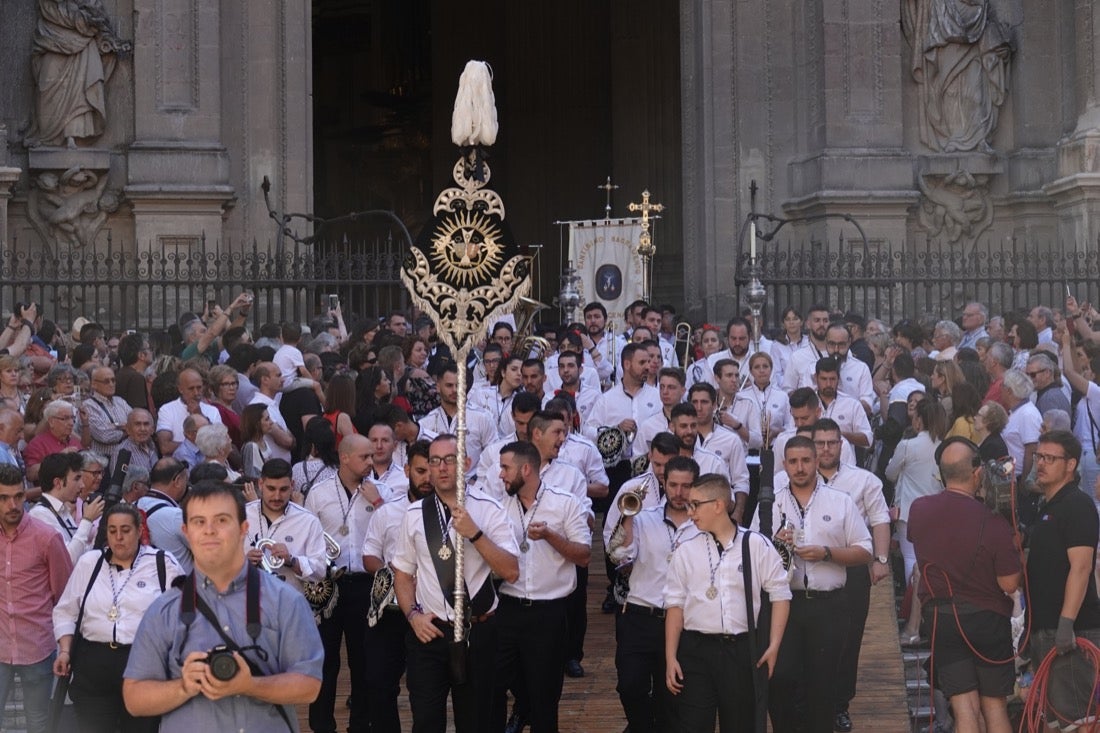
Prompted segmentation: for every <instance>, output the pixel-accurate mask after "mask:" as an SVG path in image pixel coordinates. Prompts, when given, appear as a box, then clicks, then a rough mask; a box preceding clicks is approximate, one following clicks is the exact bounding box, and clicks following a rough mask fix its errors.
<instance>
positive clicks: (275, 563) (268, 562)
mask: <svg viewBox="0 0 1100 733" xmlns="http://www.w3.org/2000/svg"><path fill="white" fill-rule="evenodd" d="M276 544H278V543H277V542H275V540H273V539H271V538H270V537H264V538H263V539H261V540H260V541H258V542H257V543H256V549H257V550H260V551H261V552H263V557H261V558H260V567H262V568H263V569H264V570H266V571H267V572H269V573H274V572H275V571H276V570H278V569H279V568H281V567H282V566H283V564H284V561H283V558H281V557H275V556H274V555H272V554H271V548H272V547H274V546H275V545H276Z"/></svg>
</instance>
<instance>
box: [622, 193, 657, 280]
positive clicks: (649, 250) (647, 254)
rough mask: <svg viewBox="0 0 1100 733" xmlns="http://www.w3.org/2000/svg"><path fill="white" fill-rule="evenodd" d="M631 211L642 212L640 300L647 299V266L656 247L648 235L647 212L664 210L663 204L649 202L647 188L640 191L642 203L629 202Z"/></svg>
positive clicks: (639, 248) (639, 249)
mask: <svg viewBox="0 0 1100 733" xmlns="http://www.w3.org/2000/svg"><path fill="white" fill-rule="evenodd" d="M630 210H631V211H640V212H642V233H641V235H640V236H639V237H638V256H639V257H641V258H642V300H645V301H648V300H649V290H650V287H649V266H650V263H651V262H652V260H653V255H655V254H657V248H656V247H654V246H653V238H652V237H650V235H649V212H651V211H653V212H657V213H660V212H662V211H664V210H665V207H664V204H651V203H649V189H646V190H645V191H642V203H640V204H636V203H633V202H631V204H630Z"/></svg>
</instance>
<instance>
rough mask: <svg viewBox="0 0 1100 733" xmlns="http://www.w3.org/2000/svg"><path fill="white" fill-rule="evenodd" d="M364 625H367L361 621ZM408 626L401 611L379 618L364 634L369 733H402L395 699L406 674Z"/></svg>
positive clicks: (388, 612)
mask: <svg viewBox="0 0 1100 733" xmlns="http://www.w3.org/2000/svg"><path fill="white" fill-rule="evenodd" d="M363 624H364V625H366V620H365V619H364V621H363ZM408 630H409V622H408V621H406V620H405V616H404V614H402V613H401V610H400V609H390V610H387V611H385V612H384V613H383V614H382V617H381V618H380V619H378V623H377V624H375V626H374V628H370V627H369V626H368V627H367V628H366V629H365V630H364V632H363V640H364V644H363V650H364V656H365V658H366V660H367V669H366V672H365V675H364V676H365V678H366V683H367V684H366V689H365V690H364V694H366V697H367V702H366V706H367V721H368V724H369V726H370V731H371V733H401V719H400V716H399V715H398V713H397V696H398V695H399V694H401V675H403V674H405V634H406V633H408Z"/></svg>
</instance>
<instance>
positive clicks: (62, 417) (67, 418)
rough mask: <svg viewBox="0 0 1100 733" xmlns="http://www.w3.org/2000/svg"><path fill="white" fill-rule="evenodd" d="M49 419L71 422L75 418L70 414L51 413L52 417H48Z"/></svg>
mask: <svg viewBox="0 0 1100 733" xmlns="http://www.w3.org/2000/svg"><path fill="white" fill-rule="evenodd" d="M50 419H51V420H60V421H62V422H73V421H75V420H76V418H75V417H73V416H72V415H53V416H52V417H50Z"/></svg>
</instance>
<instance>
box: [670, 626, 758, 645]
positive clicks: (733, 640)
mask: <svg viewBox="0 0 1100 733" xmlns="http://www.w3.org/2000/svg"><path fill="white" fill-rule="evenodd" d="M684 634H685V635H691V636H697V637H699V638H701V639H706V640H707V641H718V642H722V643H723V644H739V643H741V642H744V641H748V640H749V632H747V631H744V632H742V633H740V634H708V633H706V632H705V631H692V630H691V629H684Z"/></svg>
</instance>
